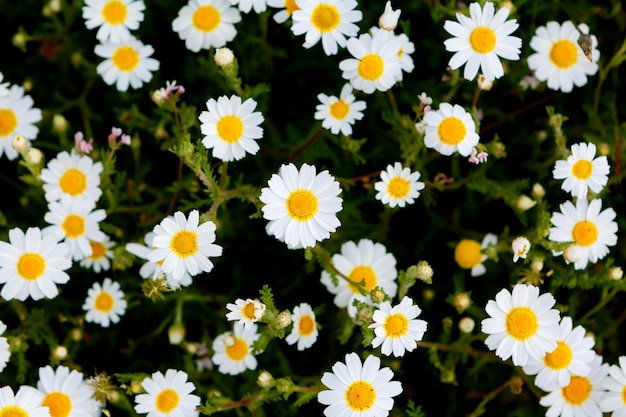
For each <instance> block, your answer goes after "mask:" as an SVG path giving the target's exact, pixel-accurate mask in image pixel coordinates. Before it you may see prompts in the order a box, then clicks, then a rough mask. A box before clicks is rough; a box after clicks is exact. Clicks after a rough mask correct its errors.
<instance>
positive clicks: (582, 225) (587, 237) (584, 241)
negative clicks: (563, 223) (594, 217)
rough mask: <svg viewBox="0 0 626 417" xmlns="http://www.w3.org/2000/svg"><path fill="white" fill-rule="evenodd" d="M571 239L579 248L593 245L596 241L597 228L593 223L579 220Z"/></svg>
mask: <svg viewBox="0 0 626 417" xmlns="http://www.w3.org/2000/svg"><path fill="white" fill-rule="evenodd" d="M572 237H573V238H574V242H576V244H577V245H579V246H590V245H593V244H594V243H595V241H596V240H598V228H597V227H596V225H595V224H594V223H593V222H589V221H587V220H581V221H579V222H578V223H576V224H575V225H574V230H572Z"/></svg>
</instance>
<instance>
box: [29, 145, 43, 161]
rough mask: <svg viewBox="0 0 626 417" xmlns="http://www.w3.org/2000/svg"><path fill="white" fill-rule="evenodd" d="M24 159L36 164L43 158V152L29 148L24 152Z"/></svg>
mask: <svg viewBox="0 0 626 417" xmlns="http://www.w3.org/2000/svg"><path fill="white" fill-rule="evenodd" d="M26 160H27V161H28V162H30V163H31V164H35V165H36V164H38V163H40V162H41V161H42V160H43V152H41V151H40V150H39V149H37V148H30V149H29V150H28V153H27V154H26Z"/></svg>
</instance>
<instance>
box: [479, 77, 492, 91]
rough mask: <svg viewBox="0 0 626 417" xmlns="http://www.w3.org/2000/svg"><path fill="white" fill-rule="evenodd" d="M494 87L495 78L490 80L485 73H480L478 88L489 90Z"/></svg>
mask: <svg viewBox="0 0 626 417" xmlns="http://www.w3.org/2000/svg"><path fill="white" fill-rule="evenodd" d="M491 87H493V80H489V79H488V78H487V77H485V75H484V74H478V88H480V89H481V90H483V91H489V90H491Z"/></svg>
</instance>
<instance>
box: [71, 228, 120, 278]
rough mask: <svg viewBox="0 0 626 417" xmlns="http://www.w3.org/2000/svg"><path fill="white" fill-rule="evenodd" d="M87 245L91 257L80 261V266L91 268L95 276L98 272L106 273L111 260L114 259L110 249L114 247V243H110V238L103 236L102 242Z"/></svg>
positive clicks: (91, 242) (90, 242)
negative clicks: (89, 248)
mask: <svg viewBox="0 0 626 417" xmlns="http://www.w3.org/2000/svg"><path fill="white" fill-rule="evenodd" d="M89 245H90V246H91V255H88V256H85V257H84V258H83V259H81V260H80V266H82V267H83V268H91V269H93V271H94V272H95V273H96V274H97V273H99V272H100V271H108V270H109V269H110V268H111V260H112V259H113V257H114V254H113V251H112V250H111V248H112V247H113V246H114V245H115V242H112V241H111V238H109V237H108V236H107V235H105V237H104V240H103V241H102V242H94V241H89Z"/></svg>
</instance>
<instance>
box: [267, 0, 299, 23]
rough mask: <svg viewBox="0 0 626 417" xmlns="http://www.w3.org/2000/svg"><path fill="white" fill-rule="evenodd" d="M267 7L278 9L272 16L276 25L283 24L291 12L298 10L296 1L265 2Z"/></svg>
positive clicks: (273, 0)
mask: <svg viewBox="0 0 626 417" xmlns="http://www.w3.org/2000/svg"><path fill="white" fill-rule="evenodd" d="M267 5H268V6H270V7H274V8H277V9H280V10H279V11H278V12H276V13H275V14H274V16H272V18H273V19H274V21H275V22H276V23H285V22H286V21H287V20H288V19H289V18H290V17H291V15H292V14H293V12H295V11H296V10H300V7H298V4H297V3H296V0H267Z"/></svg>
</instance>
